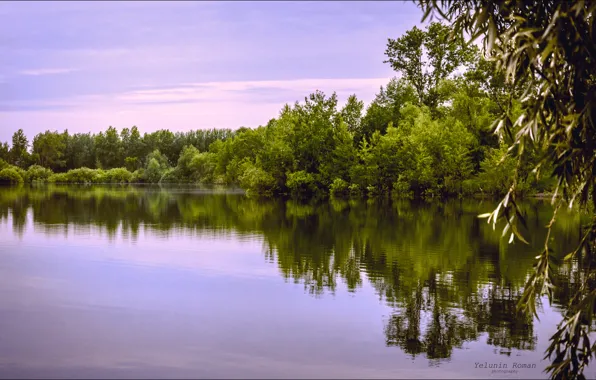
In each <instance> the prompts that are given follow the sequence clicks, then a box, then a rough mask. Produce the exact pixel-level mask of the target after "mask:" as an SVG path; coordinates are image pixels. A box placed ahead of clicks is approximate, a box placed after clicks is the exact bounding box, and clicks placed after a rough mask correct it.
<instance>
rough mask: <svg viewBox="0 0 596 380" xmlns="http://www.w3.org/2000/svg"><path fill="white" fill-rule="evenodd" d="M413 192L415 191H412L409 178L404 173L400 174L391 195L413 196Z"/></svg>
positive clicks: (398, 196)
mask: <svg viewBox="0 0 596 380" xmlns="http://www.w3.org/2000/svg"><path fill="white" fill-rule="evenodd" d="M413 194H414V192H413V191H412V189H411V187H410V183H409V181H408V180H407V178H406V177H405V176H403V175H400V176H399V177H398V178H397V181H395V182H394V183H393V190H392V192H391V195H392V196H394V197H396V198H411V197H412V196H413Z"/></svg>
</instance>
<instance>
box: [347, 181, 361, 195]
mask: <svg viewBox="0 0 596 380" xmlns="http://www.w3.org/2000/svg"><path fill="white" fill-rule="evenodd" d="M348 190H349V192H350V195H354V196H356V195H360V194H362V190H361V189H360V185H358V184H357V183H353V184H351V185H350V186H349V187H348Z"/></svg>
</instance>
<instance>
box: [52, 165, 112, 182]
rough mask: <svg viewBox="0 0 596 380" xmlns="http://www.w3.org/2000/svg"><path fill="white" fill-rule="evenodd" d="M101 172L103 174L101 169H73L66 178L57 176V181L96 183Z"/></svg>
mask: <svg viewBox="0 0 596 380" xmlns="http://www.w3.org/2000/svg"><path fill="white" fill-rule="evenodd" d="M99 172H101V169H99V170H94V169H89V168H79V169H73V170H69V171H68V172H67V173H65V175H64V176H57V177H56V178H55V181H56V182H58V183H95V182H97V180H98V177H99Z"/></svg>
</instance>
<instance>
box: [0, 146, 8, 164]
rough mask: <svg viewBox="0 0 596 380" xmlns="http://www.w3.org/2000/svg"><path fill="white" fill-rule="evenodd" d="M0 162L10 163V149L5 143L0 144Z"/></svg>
mask: <svg viewBox="0 0 596 380" xmlns="http://www.w3.org/2000/svg"><path fill="white" fill-rule="evenodd" d="M0 160H4V161H6V162H8V161H10V147H9V146H8V143H6V142H4V143H2V144H0Z"/></svg>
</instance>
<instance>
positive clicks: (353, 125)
mask: <svg viewBox="0 0 596 380" xmlns="http://www.w3.org/2000/svg"><path fill="white" fill-rule="evenodd" d="M363 108H364V102H363V101H361V100H358V98H356V94H353V95H350V96H349V97H348V101H347V102H346V105H345V106H344V107H343V108H342V109H341V111H340V114H341V117H342V119H343V121H344V122H345V123H346V125H347V127H348V131H350V132H351V133H355V132H356V131H359V130H360V121H361V119H362V109H363Z"/></svg>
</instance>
